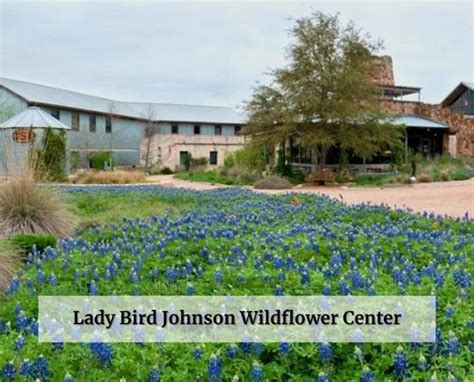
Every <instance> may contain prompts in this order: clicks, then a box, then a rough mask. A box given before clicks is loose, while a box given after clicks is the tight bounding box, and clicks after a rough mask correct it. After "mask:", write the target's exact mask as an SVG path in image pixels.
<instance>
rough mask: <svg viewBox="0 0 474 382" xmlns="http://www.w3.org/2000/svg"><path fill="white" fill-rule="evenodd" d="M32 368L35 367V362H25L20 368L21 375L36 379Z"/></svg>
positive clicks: (26, 360) (27, 360)
mask: <svg viewBox="0 0 474 382" xmlns="http://www.w3.org/2000/svg"><path fill="white" fill-rule="evenodd" d="M32 366H33V362H31V361H30V360H29V359H25V360H23V363H22V364H21V367H20V375H24V376H26V377H30V378H34V375H33V374H32Z"/></svg>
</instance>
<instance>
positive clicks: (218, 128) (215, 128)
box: [214, 125, 222, 135]
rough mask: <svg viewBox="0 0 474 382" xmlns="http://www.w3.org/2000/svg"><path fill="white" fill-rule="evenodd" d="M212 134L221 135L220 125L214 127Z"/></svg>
mask: <svg viewBox="0 0 474 382" xmlns="http://www.w3.org/2000/svg"><path fill="white" fill-rule="evenodd" d="M214 134H215V135H222V126H221V125H216V126H214Z"/></svg>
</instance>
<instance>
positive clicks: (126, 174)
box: [72, 171, 145, 184]
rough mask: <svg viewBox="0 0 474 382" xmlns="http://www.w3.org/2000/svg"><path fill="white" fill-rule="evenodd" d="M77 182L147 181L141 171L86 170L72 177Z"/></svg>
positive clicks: (128, 182)
mask: <svg viewBox="0 0 474 382" xmlns="http://www.w3.org/2000/svg"><path fill="white" fill-rule="evenodd" d="M72 182H73V183H76V184H132V183H143V182H145V175H144V174H143V172H141V171H86V172H83V173H80V174H78V175H77V176H76V178H74V179H72Z"/></svg>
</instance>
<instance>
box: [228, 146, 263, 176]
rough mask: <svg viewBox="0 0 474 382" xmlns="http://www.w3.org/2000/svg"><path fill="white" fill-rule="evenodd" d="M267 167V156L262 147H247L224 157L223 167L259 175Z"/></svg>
mask: <svg viewBox="0 0 474 382" xmlns="http://www.w3.org/2000/svg"><path fill="white" fill-rule="evenodd" d="M266 165H267V155H266V154H265V150H264V149H263V148H262V147H255V146H247V147H244V148H243V149H240V150H237V151H234V152H233V153H229V154H227V155H226V157H225V159H224V166H225V167H228V168H233V167H238V168H242V169H244V170H247V171H252V172H256V173H257V174H261V173H262V172H263V171H265V166H266Z"/></svg>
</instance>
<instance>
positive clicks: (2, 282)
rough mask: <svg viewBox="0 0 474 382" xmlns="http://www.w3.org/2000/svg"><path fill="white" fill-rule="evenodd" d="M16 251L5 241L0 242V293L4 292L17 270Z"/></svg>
mask: <svg viewBox="0 0 474 382" xmlns="http://www.w3.org/2000/svg"><path fill="white" fill-rule="evenodd" d="M18 263H19V257H18V253H17V249H16V248H15V247H14V246H13V245H11V244H9V243H8V242H7V241H6V240H0V293H2V292H4V291H5V289H7V287H8V285H9V284H10V281H11V279H12V278H13V277H14V276H15V273H16V271H17V269H18Z"/></svg>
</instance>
